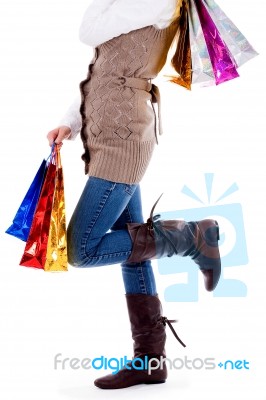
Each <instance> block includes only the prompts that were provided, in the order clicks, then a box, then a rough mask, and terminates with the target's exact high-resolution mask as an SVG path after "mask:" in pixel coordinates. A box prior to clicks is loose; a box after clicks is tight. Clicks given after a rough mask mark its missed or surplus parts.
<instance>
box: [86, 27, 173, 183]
mask: <svg viewBox="0 0 266 400" xmlns="http://www.w3.org/2000/svg"><path fill="white" fill-rule="evenodd" d="M177 28H178V21H175V22H174V23H172V24H171V25H170V26H169V27H167V28H165V29H156V28H155V27H153V26H147V27H145V28H142V29H137V30H134V31H131V32H129V33H127V34H122V35H120V36H118V37H116V38H113V39H111V40H109V41H107V42H105V43H103V44H101V45H99V46H98V47H97V48H96V49H95V56H94V59H93V60H92V62H91V64H90V65H89V71H88V76H87V79H86V80H84V81H82V82H81V83H80V90H81V97H82V103H81V108H80V112H81V115H82V129H81V138H82V141H83V144H84V149H85V153H84V154H83V156H82V159H83V160H84V161H85V165H86V168H85V170H86V173H89V175H90V176H95V177H98V178H102V179H106V180H110V181H113V182H121V183H128V184H134V183H138V182H140V180H141V179H142V177H143V175H144V173H145V171H146V169H147V167H148V164H149V162H150V159H151V156H152V152H153V149H154V145H155V143H156V116H155V113H154V110H155V109H154V107H153V106H152V107H151V105H152V103H151V101H152V100H154V99H153V96H152V91H151V89H152V85H151V83H150V80H151V79H153V78H155V77H156V76H157V74H158V73H159V72H160V70H161V69H162V67H163V66H164V64H165V62H166V58H167V53H168V50H169V48H170V46H171V43H172V41H173V38H174V36H175V34H176V32H177Z"/></svg>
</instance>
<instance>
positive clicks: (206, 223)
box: [126, 198, 221, 291]
mask: <svg viewBox="0 0 266 400" xmlns="http://www.w3.org/2000/svg"><path fill="white" fill-rule="evenodd" d="M159 200H160V198H159V199H158V200H157V201H156V203H155V204H154V206H153V208H152V210H151V214H150V218H149V219H148V220H147V222H146V223H142V224H139V223H129V224H127V228H128V232H129V234H130V237H131V239H132V242H133V248H132V252H131V255H130V257H129V259H128V260H127V261H126V263H127V264H130V263H139V262H142V261H146V260H152V259H159V258H162V257H171V256H172V255H174V254H177V255H179V256H182V257H185V256H190V257H191V258H192V259H193V260H194V262H195V263H196V264H197V265H198V266H199V268H200V270H201V272H202V273H203V276H204V283H205V288H206V290H208V291H212V290H214V289H215V287H216V286H217V284H218V281H219V279H220V276H221V260H220V253H219V247H218V240H219V239H220V238H219V226H218V223H217V221H214V220H212V219H205V220H202V221H196V222H185V221H182V220H169V221H164V220H159V217H160V215H156V216H153V212H154V209H155V206H156V205H157V203H158V201H159Z"/></svg>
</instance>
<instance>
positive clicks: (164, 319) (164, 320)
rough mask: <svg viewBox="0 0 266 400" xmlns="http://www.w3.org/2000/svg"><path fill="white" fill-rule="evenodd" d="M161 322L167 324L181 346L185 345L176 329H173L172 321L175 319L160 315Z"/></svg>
mask: <svg viewBox="0 0 266 400" xmlns="http://www.w3.org/2000/svg"><path fill="white" fill-rule="evenodd" d="M161 322H162V323H163V325H164V326H166V324H167V325H168V326H169V328H170V329H171V331H172V333H173V335H174V337H175V338H176V339H177V340H178V341H179V343H180V344H181V345H182V346H183V347H186V345H185V343H184V342H182V340H181V339H180V337H179V336H178V335H177V333H176V331H175V330H174V328H173V326H172V323H174V322H177V320H176V319H168V318H167V317H161Z"/></svg>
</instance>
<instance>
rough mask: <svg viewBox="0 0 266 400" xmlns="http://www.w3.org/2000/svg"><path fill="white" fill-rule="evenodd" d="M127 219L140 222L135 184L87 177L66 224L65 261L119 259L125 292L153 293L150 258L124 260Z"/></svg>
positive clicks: (88, 264) (89, 263) (91, 262)
mask: <svg viewBox="0 0 266 400" xmlns="http://www.w3.org/2000/svg"><path fill="white" fill-rule="evenodd" d="M128 222H143V216H142V207H141V197H140V187H139V185H138V184H134V185H129V184H125V183H115V182H111V181H107V180H104V179H100V178H96V177H90V178H89V179H88V181H87V183H86V185H85V188H84V191H83V193H82V195H81V197H80V199H79V202H78V204H77V206H76V209H75V211H74V213H73V215H72V218H71V220H70V223H69V226H68V230H67V242H68V261H69V263H70V264H71V265H72V266H74V267H81V268H86V267H94V266H104V265H110V264H119V263H120V264H121V266H122V276H123V281H124V285H125V291H126V293H127V294H135V293H141V294H148V295H155V294H157V292H156V284H155V279H154V274H153V270H152V267H151V262H150V261H145V262H140V263H137V264H127V263H126V261H127V259H128V258H129V256H130V254H131V250H132V241H131V238H130V235H129V233H128V231H127V229H126V223H128Z"/></svg>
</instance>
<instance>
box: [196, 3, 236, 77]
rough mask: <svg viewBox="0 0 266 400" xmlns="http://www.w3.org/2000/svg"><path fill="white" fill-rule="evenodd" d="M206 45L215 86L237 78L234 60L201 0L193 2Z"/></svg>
mask: <svg viewBox="0 0 266 400" xmlns="http://www.w3.org/2000/svg"><path fill="white" fill-rule="evenodd" d="M195 5H196V8H197V11H198V15H199V19H200V22H201V26H202V30H203V34H204V37H205V41H206V45H207V48H208V52H209V55H210V59H211V63H212V67H213V72H214V76H215V81H216V85H219V84H220V83H223V82H226V81H229V80H231V79H234V78H237V77H238V76H239V74H238V72H237V70H236V63H235V60H234V58H233V56H232V54H231V53H230V51H229V49H228V47H227V46H226V44H225V42H224V41H223V39H222V36H221V34H220V32H219V30H218V28H217V26H216V25H215V23H214V21H213V20H212V18H211V16H210V14H209V12H208V10H207V8H206V6H205V4H204V1H203V0H195Z"/></svg>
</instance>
